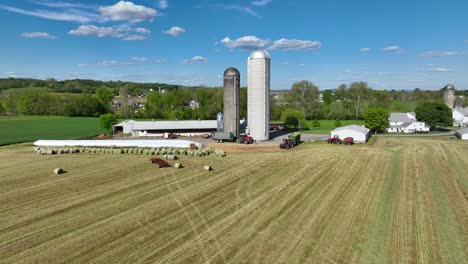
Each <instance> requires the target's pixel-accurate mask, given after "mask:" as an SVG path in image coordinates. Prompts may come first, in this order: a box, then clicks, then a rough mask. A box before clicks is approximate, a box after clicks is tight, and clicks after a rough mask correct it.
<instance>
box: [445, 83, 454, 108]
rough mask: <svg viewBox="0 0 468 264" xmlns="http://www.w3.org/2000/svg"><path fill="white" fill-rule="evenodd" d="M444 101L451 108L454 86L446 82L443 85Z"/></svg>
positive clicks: (452, 105)
mask: <svg viewBox="0 0 468 264" xmlns="http://www.w3.org/2000/svg"><path fill="white" fill-rule="evenodd" d="M444 103H445V104H446V105H447V106H448V107H449V108H450V109H453V107H454V105H455V86H453V85H452V84H448V85H446V86H445V87H444Z"/></svg>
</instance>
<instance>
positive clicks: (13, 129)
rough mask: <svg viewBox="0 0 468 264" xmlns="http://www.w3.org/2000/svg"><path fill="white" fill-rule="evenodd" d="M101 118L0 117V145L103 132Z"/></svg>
mask: <svg viewBox="0 0 468 264" xmlns="http://www.w3.org/2000/svg"><path fill="white" fill-rule="evenodd" d="M102 132H103V131H102V129H100V128H99V119H98V118H91V117H45V116H14V117H8V116H2V117H0V145H6V144H12V143H19V142H30V141H35V140H37V139H77V138H83V137H88V136H95V135H98V134H100V133H102Z"/></svg>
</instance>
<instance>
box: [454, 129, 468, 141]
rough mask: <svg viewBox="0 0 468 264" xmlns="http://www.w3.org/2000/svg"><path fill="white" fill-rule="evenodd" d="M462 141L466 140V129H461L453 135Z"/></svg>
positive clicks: (467, 133)
mask: <svg viewBox="0 0 468 264" xmlns="http://www.w3.org/2000/svg"><path fill="white" fill-rule="evenodd" d="M455 135H456V136H457V137H459V138H460V139H462V140H468V128H462V129H460V130H457V132H456V133H455Z"/></svg>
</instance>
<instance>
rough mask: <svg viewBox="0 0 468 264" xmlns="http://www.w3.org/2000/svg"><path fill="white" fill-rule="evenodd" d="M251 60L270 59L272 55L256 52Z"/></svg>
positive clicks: (262, 51) (263, 51) (260, 51)
mask: <svg viewBox="0 0 468 264" xmlns="http://www.w3.org/2000/svg"><path fill="white" fill-rule="evenodd" d="M250 59H270V54H268V52H266V51H265V50H256V51H254V52H252V53H251V54H250V56H249V60H250Z"/></svg>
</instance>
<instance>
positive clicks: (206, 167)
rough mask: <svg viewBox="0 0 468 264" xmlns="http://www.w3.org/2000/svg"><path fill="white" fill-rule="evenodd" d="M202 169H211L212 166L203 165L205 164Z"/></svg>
mask: <svg viewBox="0 0 468 264" xmlns="http://www.w3.org/2000/svg"><path fill="white" fill-rule="evenodd" d="M203 169H204V170H206V171H211V170H213V168H212V167H211V166H210V165H205V166H204V167H203Z"/></svg>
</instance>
